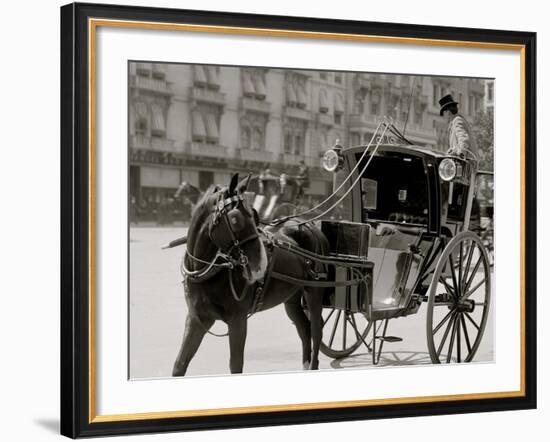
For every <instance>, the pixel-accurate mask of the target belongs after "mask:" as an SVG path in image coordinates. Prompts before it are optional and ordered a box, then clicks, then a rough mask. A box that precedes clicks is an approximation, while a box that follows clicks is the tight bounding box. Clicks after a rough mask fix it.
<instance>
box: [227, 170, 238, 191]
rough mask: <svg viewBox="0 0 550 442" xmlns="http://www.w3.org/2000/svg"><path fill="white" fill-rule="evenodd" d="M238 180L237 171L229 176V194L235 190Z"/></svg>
mask: <svg viewBox="0 0 550 442" xmlns="http://www.w3.org/2000/svg"><path fill="white" fill-rule="evenodd" d="M238 182H239V173H238V172H237V173H236V174H234V175H233V176H232V177H231V182H230V183H229V195H232V194H233V193H234V192H235V189H236V188H237V183H238Z"/></svg>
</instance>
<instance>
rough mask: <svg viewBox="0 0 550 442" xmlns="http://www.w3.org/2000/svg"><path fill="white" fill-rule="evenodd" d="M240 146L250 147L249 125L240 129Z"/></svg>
mask: <svg viewBox="0 0 550 442" xmlns="http://www.w3.org/2000/svg"><path fill="white" fill-rule="evenodd" d="M241 148H242V149H250V127H248V126H244V127H243V128H242V129H241Z"/></svg>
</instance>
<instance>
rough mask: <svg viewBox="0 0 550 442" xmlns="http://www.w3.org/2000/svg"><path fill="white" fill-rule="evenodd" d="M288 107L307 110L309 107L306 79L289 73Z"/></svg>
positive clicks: (287, 77) (287, 81)
mask: <svg viewBox="0 0 550 442" xmlns="http://www.w3.org/2000/svg"><path fill="white" fill-rule="evenodd" d="M285 88H286V105H287V106H288V107H297V108H299V109H305V108H306V107H307V92H306V77H305V76H303V75H300V74H294V73H289V74H287V76H286V82H285Z"/></svg>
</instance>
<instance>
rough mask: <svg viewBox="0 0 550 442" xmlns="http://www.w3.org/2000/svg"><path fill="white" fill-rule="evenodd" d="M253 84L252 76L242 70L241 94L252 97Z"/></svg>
mask: <svg viewBox="0 0 550 442" xmlns="http://www.w3.org/2000/svg"><path fill="white" fill-rule="evenodd" d="M254 92H255V90H254V84H253V83H252V76H251V75H250V72H247V71H244V72H243V95H244V96H245V97H252V96H254Z"/></svg>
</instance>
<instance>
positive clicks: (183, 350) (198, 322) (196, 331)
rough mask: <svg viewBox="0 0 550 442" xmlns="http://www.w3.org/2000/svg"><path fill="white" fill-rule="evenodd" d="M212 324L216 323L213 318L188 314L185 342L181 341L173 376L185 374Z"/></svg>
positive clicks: (184, 335)
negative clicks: (201, 317) (202, 317)
mask: <svg viewBox="0 0 550 442" xmlns="http://www.w3.org/2000/svg"><path fill="white" fill-rule="evenodd" d="M212 324H214V320H213V319H199V318H196V317H194V316H192V315H190V314H188V315H187V319H186V321H185V332H184V334H183V342H182V343H181V347H180V351H179V353H178V357H177V358H176V362H175V363H174V368H173V370H172V376H184V375H185V372H186V371H187V367H188V366H189V363H190V362H191V359H193V356H195V353H196V352H197V350H198V348H199V346H200V345H201V342H202V338H204V335H205V334H206V331H207V330H209V329H210V327H212Z"/></svg>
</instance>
